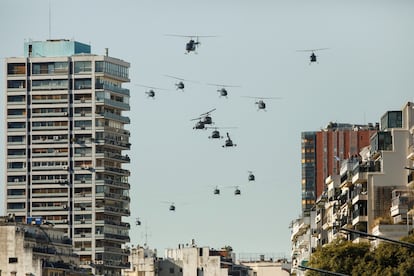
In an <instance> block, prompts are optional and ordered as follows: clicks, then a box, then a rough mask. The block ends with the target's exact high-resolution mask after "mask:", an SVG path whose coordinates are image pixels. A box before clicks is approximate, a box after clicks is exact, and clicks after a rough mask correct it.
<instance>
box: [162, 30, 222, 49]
mask: <svg viewBox="0 0 414 276" xmlns="http://www.w3.org/2000/svg"><path fill="white" fill-rule="evenodd" d="M167 35H168V36H178V37H188V38H189V39H190V40H189V41H188V42H187V43H186V44H185V50H186V52H185V54H189V53H190V52H194V53H195V54H197V51H196V50H197V47H198V46H200V45H201V42H200V40H199V38H200V37H216V36H215V35H177V34H167ZM194 38H195V40H194Z"/></svg>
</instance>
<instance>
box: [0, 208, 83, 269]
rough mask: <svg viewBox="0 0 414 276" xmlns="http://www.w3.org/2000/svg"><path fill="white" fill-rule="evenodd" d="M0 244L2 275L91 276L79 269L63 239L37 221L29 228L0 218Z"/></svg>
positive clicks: (70, 248) (62, 235) (50, 227)
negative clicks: (0, 247)
mask: <svg viewBox="0 0 414 276" xmlns="http://www.w3.org/2000/svg"><path fill="white" fill-rule="evenodd" d="M0 244H1V245H2V247H3V248H2V250H0V269H1V270H0V273H2V275H16V276H17V275H46V276H49V275H53V276H63V275H65V276H72V275H73V276H75V275H91V274H90V273H89V271H88V270H87V269H81V268H80V267H79V256H78V255H76V254H74V253H73V249H72V241H71V240H70V239H69V238H68V237H67V235H66V234H65V233H63V232H62V231H61V230H57V229H53V226H51V225H45V224H42V220H41V219H36V220H33V225H32V224H21V223H16V222H15V221H14V218H13V216H12V215H10V216H7V217H2V218H0ZM3 273H4V274H3Z"/></svg>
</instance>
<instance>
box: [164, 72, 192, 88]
mask: <svg viewBox="0 0 414 276" xmlns="http://www.w3.org/2000/svg"><path fill="white" fill-rule="evenodd" d="M164 76H166V77H169V78H173V79H176V80H179V82H177V83H176V84H175V86H176V88H177V90H181V91H184V88H185V84H184V81H186V82H194V83H196V81H190V80H186V79H183V78H178V77H174V76H171V75H164Z"/></svg>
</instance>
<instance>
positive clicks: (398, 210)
mask: <svg viewBox="0 0 414 276" xmlns="http://www.w3.org/2000/svg"><path fill="white" fill-rule="evenodd" d="M390 211H391V216H392V217H395V216H398V215H401V214H403V215H406V214H407V212H408V206H407V205H393V206H391V208H390Z"/></svg>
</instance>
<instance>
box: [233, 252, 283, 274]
mask: <svg viewBox="0 0 414 276" xmlns="http://www.w3.org/2000/svg"><path fill="white" fill-rule="evenodd" d="M239 262H240V264H241V265H244V266H247V267H250V268H251V270H252V272H251V275H252V276H289V275H290V271H291V263H290V262H288V261H287V260H286V259H277V260H274V259H273V258H270V259H265V255H260V258H259V259H257V260H239Z"/></svg>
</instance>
